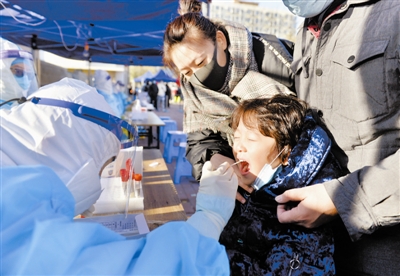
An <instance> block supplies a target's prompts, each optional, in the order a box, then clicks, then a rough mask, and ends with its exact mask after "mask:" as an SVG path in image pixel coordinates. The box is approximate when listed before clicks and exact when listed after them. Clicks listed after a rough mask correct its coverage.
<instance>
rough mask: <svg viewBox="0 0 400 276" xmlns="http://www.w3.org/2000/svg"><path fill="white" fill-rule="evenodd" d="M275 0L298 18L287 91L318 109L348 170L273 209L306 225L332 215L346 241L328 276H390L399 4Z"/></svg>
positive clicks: (398, 139)
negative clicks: (289, 205) (293, 204)
mask: <svg viewBox="0 0 400 276" xmlns="http://www.w3.org/2000/svg"><path fill="white" fill-rule="evenodd" d="M283 2H284V3H285V5H286V6H287V7H288V8H289V10H291V11H292V12H293V13H295V14H297V15H298V16H302V17H306V19H305V21H304V24H303V26H302V28H301V29H300V31H299V33H298V36H297V39H296V44H295V50H294V61H293V63H292V70H293V71H294V72H295V74H296V79H295V83H296V90H297V94H298V96H299V97H300V98H301V99H303V100H306V101H307V102H309V103H310V105H311V106H315V107H317V108H319V109H321V110H322V111H323V114H324V118H325V121H326V123H327V126H328V128H329V129H330V130H331V132H332V134H333V136H334V137H335V139H336V142H337V144H338V145H339V146H340V147H341V148H342V149H343V150H344V151H345V152H346V154H347V156H348V168H349V169H350V171H351V172H352V173H351V174H349V175H347V176H344V177H342V178H339V179H337V180H333V181H329V182H326V183H324V184H323V185H315V186H313V187H307V188H303V189H297V190H291V191H287V192H286V193H284V194H283V195H282V196H279V197H278V198H277V201H278V202H280V203H284V202H287V201H301V202H300V204H299V205H298V206H297V208H293V209H291V210H290V211H287V210H285V209H284V207H283V205H282V207H280V208H279V210H278V216H279V220H280V221H281V222H284V223H288V222H294V223H297V224H299V225H303V226H305V227H316V226H319V225H321V224H322V223H325V222H326V221H329V220H331V219H332V218H333V217H335V216H336V215H337V214H339V216H340V218H341V221H342V222H343V224H344V226H345V228H346V230H347V233H348V236H349V237H350V238H351V240H352V241H353V242H350V239H349V240H348V242H344V241H343V239H338V244H337V247H336V253H337V259H336V265H337V272H338V275H363V273H365V274H368V275H399V274H398V273H400V261H399V256H400V225H399V222H400V198H399V188H400V177H399V170H400V164H399V160H400V150H399V148H400V1H397V0H396V1H394V0H380V1H376V0H348V1H344V0H320V1H318V2H315V1H312V0H310V1H305V2H306V3H304V2H303V3H299V2H301V1H299V2H297V1H295V0H283ZM307 5H308V6H307ZM318 8H319V9H320V10H319V11H318ZM342 160H343V162H346V161H347V160H346V157H345V156H343V159H342ZM389 226H390V227H389Z"/></svg>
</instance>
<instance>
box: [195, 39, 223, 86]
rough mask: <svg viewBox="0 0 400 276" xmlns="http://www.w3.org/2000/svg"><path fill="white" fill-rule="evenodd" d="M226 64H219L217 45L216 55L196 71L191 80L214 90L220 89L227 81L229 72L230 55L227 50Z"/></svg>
mask: <svg viewBox="0 0 400 276" xmlns="http://www.w3.org/2000/svg"><path fill="white" fill-rule="evenodd" d="M225 53H226V64H225V66H223V67H221V66H219V64H218V62H217V46H215V50H214V55H213V58H212V60H211V61H210V63H208V64H207V65H206V66H204V67H202V68H200V69H199V70H197V71H196V73H194V74H193V75H192V76H191V77H190V78H189V81H190V82H191V83H192V84H194V85H200V86H203V87H206V88H209V89H211V90H214V91H218V90H220V89H221V88H222V86H223V85H224V83H225V79H226V74H227V72H228V67H229V61H230V55H229V52H228V51H227V50H226V51H225Z"/></svg>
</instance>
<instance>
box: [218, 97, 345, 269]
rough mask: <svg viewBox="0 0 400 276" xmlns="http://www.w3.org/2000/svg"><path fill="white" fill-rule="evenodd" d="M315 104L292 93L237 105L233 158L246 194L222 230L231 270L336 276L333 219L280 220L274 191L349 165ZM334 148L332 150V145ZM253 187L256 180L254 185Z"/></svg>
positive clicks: (328, 176) (307, 182)
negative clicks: (320, 222) (315, 222)
mask: <svg viewBox="0 0 400 276" xmlns="http://www.w3.org/2000/svg"><path fill="white" fill-rule="evenodd" d="M320 116H321V115H319V114H318V112H317V111H316V110H313V109H311V108H309V107H308V105H307V104H306V103H305V102H303V101H300V100H298V99H296V98H295V97H292V96H285V95H276V96H273V97H272V98H269V99H253V100H246V101H243V102H242V103H241V104H240V105H239V106H238V107H237V108H236V109H235V111H234V113H233V115H232V119H231V126H232V129H233V130H234V145H233V153H234V155H235V158H236V160H237V161H238V162H237V163H236V164H232V165H231V166H233V168H234V170H235V172H236V174H237V175H238V178H239V179H240V181H241V183H242V184H244V185H246V186H249V189H246V190H245V189H243V188H240V187H239V193H241V195H242V196H243V197H245V199H246V202H245V203H244V204H242V203H241V202H239V201H236V208H235V211H234V213H233V215H232V217H231V218H230V220H229V222H228V224H227V225H226V226H225V228H224V231H223V232H222V234H221V236H220V242H221V243H222V244H223V245H225V247H226V250H227V253H228V257H229V259H230V266H231V274H232V275H334V274H335V264H334V259H333V254H334V244H333V234H332V229H331V225H326V226H324V227H320V228H317V229H311V230H310V229H306V228H303V227H299V226H296V225H292V224H280V223H279V221H278V219H277V215H276V212H277V206H278V205H277V203H276V201H275V200H274V198H275V197H276V196H277V195H279V194H281V193H283V192H284V191H285V190H287V189H290V188H297V187H304V186H308V185H312V184H316V183H321V182H324V181H327V180H330V179H333V178H337V177H339V176H342V175H345V174H346V173H347V172H348V171H347V168H343V167H341V166H340V165H339V162H338V161H337V159H336V157H335V155H334V152H335V153H336V152H337V151H341V149H340V148H339V147H338V146H337V145H336V143H335V142H334V140H333V138H332V137H331V135H330V132H329V130H328V129H327V128H326V126H325V124H324V123H323V121H322V119H321V117H320ZM333 149H334V150H333ZM250 187H253V189H251V188H250ZM251 190H252V192H251V193H249V192H248V191H251Z"/></svg>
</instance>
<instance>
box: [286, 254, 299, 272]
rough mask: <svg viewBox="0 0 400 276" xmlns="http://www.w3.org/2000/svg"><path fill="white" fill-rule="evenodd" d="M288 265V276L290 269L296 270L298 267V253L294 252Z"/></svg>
mask: <svg viewBox="0 0 400 276" xmlns="http://www.w3.org/2000/svg"><path fill="white" fill-rule="evenodd" d="M289 265H290V270H289V274H288V276H291V275H292V271H293V270H297V269H299V267H300V261H299V254H296V253H294V255H293V259H291V260H290V262H289Z"/></svg>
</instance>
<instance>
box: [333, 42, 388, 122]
mask: <svg viewBox="0 0 400 276" xmlns="http://www.w3.org/2000/svg"><path fill="white" fill-rule="evenodd" d="M388 43H389V39H381V40H375V41H362V40H359V41H358V42H357V43H353V44H347V45H339V46H337V47H336V48H335V49H334V51H333V53H332V55H331V62H332V72H331V74H333V84H332V85H333V86H334V87H335V89H334V90H333V93H334V95H333V106H332V108H333V110H334V112H336V113H337V114H338V115H340V116H343V117H345V118H348V119H351V120H354V121H356V122H361V121H365V120H369V119H372V118H376V117H378V116H381V115H383V114H385V113H387V112H388V97H387V92H386V80H385V75H386V74H385V72H386V62H387V60H386V58H387V57H385V50H386V48H387V46H388Z"/></svg>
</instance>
